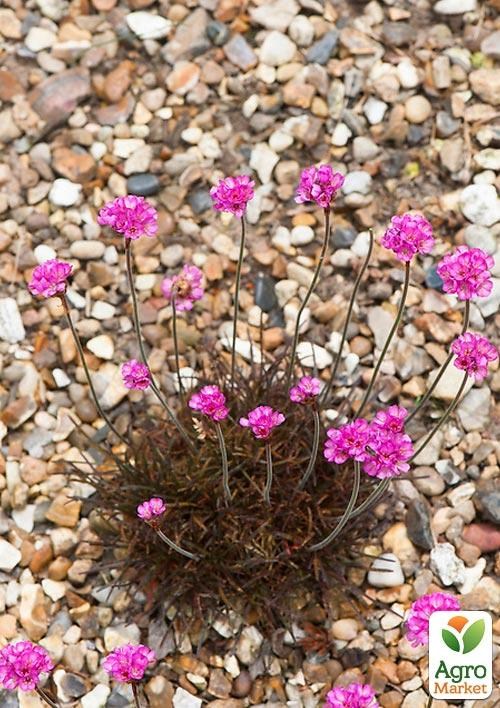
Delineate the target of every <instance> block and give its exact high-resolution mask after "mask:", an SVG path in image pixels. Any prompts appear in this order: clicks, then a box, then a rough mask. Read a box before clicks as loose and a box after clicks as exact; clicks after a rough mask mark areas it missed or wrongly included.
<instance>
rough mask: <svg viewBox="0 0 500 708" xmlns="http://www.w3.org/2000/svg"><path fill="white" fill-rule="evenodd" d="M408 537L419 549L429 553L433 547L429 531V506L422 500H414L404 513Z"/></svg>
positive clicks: (430, 531)
mask: <svg viewBox="0 0 500 708" xmlns="http://www.w3.org/2000/svg"><path fill="white" fill-rule="evenodd" d="M406 529H407V532H408V537H409V539H410V541H412V542H413V543H414V544H415V545H416V546H418V547H419V548H423V549H424V550H426V551H430V550H431V548H432V547H433V546H434V538H433V535H432V530H431V521H430V515H429V504H428V503H427V502H425V501H424V500H422V499H414V500H413V501H412V502H411V504H410V505H409V507H408V511H407V512H406Z"/></svg>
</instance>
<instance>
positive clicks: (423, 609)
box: [405, 592, 460, 647]
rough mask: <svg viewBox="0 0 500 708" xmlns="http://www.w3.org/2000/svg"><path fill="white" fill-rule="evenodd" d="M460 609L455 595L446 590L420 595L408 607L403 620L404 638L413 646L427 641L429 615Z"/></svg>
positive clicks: (421, 644)
mask: <svg viewBox="0 0 500 708" xmlns="http://www.w3.org/2000/svg"><path fill="white" fill-rule="evenodd" d="M459 609H460V603H459V601H458V600H457V598H456V597H454V596H453V595H449V594H448V593H446V592H433V593H430V595H422V597H419V598H418V600H415V602H414V603H413V604H412V606H411V607H410V612H409V614H408V618H407V620H406V622H405V629H406V638H407V640H408V641H409V643H410V644H411V645H412V646H413V647H418V646H423V645H424V644H428V643H429V617H430V616H431V615H432V613H433V612H439V611H452V610H453V611H455V610H459Z"/></svg>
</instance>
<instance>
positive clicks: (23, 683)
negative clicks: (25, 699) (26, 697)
mask: <svg viewBox="0 0 500 708" xmlns="http://www.w3.org/2000/svg"><path fill="white" fill-rule="evenodd" d="M53 668H54V662H53V661H52V659H51V658H50V656H49V654H48V653H47V651H46V650H45V649H44V648H43V647H39V646H38V645H37V644H32V643H31V642H16V643H15V644H7V645H6V646H4V647H3V649H0V686H3V688H5V689H7V691H15V690H16V688H20V689H21V691H33V690H34V689H35V688H36V687H37V686H38V683H39V681H40V674H44V673H48V672H49V671H52V669H53Z"/></svg>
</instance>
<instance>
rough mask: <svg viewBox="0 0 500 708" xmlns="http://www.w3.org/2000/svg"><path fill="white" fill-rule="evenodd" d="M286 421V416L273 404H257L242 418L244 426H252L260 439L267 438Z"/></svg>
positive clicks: (253, 431)
mask: <svg viewBox="0 0 500 708" xmlns="http://www.w3.org/2000/svg"><path fill="white" fill-rule="evenodd" d="M284 422H285V416H284V415H283V413H280V412H279V411H275V410H274V409H273V408H271V406H257V408H254V409H253V410H251V411H250V412H249V413H248V417H247V418H240V421H239V423H240V425H241V427H242V428H251V430H252V433H253V434H254V436H255V437H256V438H258V439H259V440H267V438H269V436H270V435H271V433H272V432H273V429H274V428H276V427H277V426H278V425H281V424H282V423H284Z"/></svg>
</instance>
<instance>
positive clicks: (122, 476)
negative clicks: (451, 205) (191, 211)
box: [28, 165, 498, 705]
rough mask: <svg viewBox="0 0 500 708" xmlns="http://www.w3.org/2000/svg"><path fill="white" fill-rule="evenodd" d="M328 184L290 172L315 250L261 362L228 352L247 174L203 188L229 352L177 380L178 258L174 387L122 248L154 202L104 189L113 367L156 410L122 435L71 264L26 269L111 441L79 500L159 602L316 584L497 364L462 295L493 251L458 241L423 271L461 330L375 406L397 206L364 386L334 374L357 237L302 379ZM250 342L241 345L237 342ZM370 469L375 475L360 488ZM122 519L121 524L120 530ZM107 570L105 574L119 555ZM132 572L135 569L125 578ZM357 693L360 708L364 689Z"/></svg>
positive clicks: (188, 297) (193, 279) (406, 243)
mask: <svg viewBox="0 0 500 708" xmlns="http://www.w3.org/2000/svg"><path fill="white" fill-rule="evenodd" d="M343 183H344V176H343V175H342V174H340V173H339V172H336V171H334V169H333V168H332V167H331V166H330V165H321V166H319V167H315V166H312V167H308V168H307V169H305V170H304V171H303V172H302V175H301V178H300V183H299V185H298V188H297V192H296V197H295V201H296V202H297V203H298V204H303V203H312V204H313V205H315V206H316V207H318V208H319V209H320V210H321V211H322V212H323V217H324V232H323V239H322V246H321V251H320V255H319V258H318V260H317V263H316V266H315V269H314V272H313V275H312V278H311V282H310V285H309V287H308V288H307V290H306V292H305V294H304V295H303V297H302V299H301V303H300V306H299V308H298V312H297V317H296V322H295V325H294V331H293V335H292V337H291V342H290V343H289V347H288V348H287V349H285V350H284V351H283V352H282V353H281V354H279V353H278V355H276V357H275V358H274V360H272V359H271V358H270V357H269V355H267V354H265V353H264V352H260V351H259V355H260V357H261V361H260V367H257V368H255V366H254V364H255V362H254V361H253V360H252V363H251V364H250V365H247V364H245V363H244V362H243V361H242V360H241V359H240V357H239V356H238V352H237V346H236V345H237V332H238V326H239V324H240V319H239V306H240V291H241V287H242V273H243V264H244V257H245V243H246V220H245V214H246V210H247V206H248V203H249V202H250V201H251V200H252V199H253V197H254V190H253V188H254V183H253V182H252V181H251V180H250V178H249V177H248V176H246V175H242V176H233V177H227V178H225V179H222V180H221V181H220V182H219V183H218V184H217V185H215V186H214V187H213V189H212V190H211V192H210V194H211V197H212V200H213V205H214V208H215V209H216V210H217V211H221V212H226V213H229V214H232V215H233V217H234V218H236V219H238V220H239V221H240V226H241V238H240V249H239V258H238V263H237V269H236V282H235V290H234V304H233V318H232V331H231V333H230V339H229V345H230V360H229V362H228V365H227V366H226V362H225V358H224V354H223V353H222V352H220V351H219V349H218V347H217V346H216V345H214V343H213V342H212V343H210V344H209V345H207V346H206V347H204V349H203V351H202V352H200V361H201V362H203V371H202V373H200V374H199V379H200V380H201V381H200V382H201V383H202V384H203V385H201V386H200V387H199V389H198V390H196V391H194V392H191V393H190V392H189V388H190V383H189V382H188V381H186V380H185V379H184V378H183V376H182V371H181V353H180V343H179V332H178V319H179V316H183V317H188V316H189V313H190V311H191V310H193V309H194V308H196V307H197V306H198V305H197V303H199V302H200V301H202V300H203V298H204V287H203V273H202V271H201V270H199V269H198V268H197V266H195V265H194V264H191V263H185V264H184V265H183V267H182V268H181V270H180V271H179V272H178V273H176V274H173V275H168V276H167V277H166V278H165V279H164V280H163V282H162V284H161V292H162V294H163V296H164V297H165V300H166V303H168V304H169V305H170V308H171V310H170V311H171V326H172V335H173V343H174V350H175V357H174V360H175V372H174V375H175V377H176V380H177V381H176V388H177V394H176V395H175V396H174V395H172V393H171V392H169V391H168V389H166V388H165V386H164V383H163V384H162V376H161V374H160V375H156V376H155V375H154V374H153V372H152V371H151V368H150V353H149V352H148V347H147V343H146V341H145V339H144V337H143V333H142V328H141V322H140V316H139V303H138V296H137V293H136V288H135V284H134V264H133V242H134V241H135V240H137V239H139V238H143V237H146V238H154V237H155V236H156V234H157V232H158V214H157V211H156V209H155V207H154V206H153V205H152V204H150V203H148V202H147V201H146V200H145V199H144V198H143V197H138V196H134V195H129V196H126V197H118V198H116V199H115V200H114V201H112V202H110V203H108V204H106V205H105V206H104V207H103V208H102V209H101V210H100V212H99V214H98V217H97V220H98V222H99V224H100V225H101V226H103V227H107V228H109V229H111V230H112V231H114V232H115V233H117V234H121V235H122V236H123V238H124V254H125V263H126V272H127V278H128V287H129V292H130V298H131V303H132V316H133V325H134V330H135V337H136V348H135V352H134V354H135V357H134V358H131V359H129V360H128V361H125V362H123V363H122V364H121V374H122V378H123V383H124V385H125V387H126V388H128V389H130V390H134V391H145V392H151V394H152V396H154V398H155V399H156V401H157V402H158V403H159V405H160V406H161V408H162V409H163V410H164V411H165V413H166V418H164V419H161V416H160V418H158V417H154V418H152V417H151V415H148V416H147V422H146V423H141V422H140V418H134V419H133V420H132V422H131V425H130V428H129V429H128V430H125V429H124V428H123V426H120V425H118V424H117V421H116V420H113V419H112V414H111V413H110V412H109V411H106V410H104V408H103V406H102V405H101V401H100V400H99V397H98V395H97V392H96V389H95V387H94V383H93V380H92V375H91V372H90V370H89V367H88V364H87V361H86V358H85V351H84V348H83V345H82V343H81V341H80V338H79V336H78V333H77V330H76V327H75V323H74V315H73V313H72V311H71V307H70V303H69V301H68V298H67V288H68V284H69V279H70V277H71V275H72V272H73V266H72V264H70V263H66V262H64V261H61V260H58V259H54V260H48V261H45V262H44V263H42V264H41V265H39V266H37V267H36V268H35V269H34V271H33V274H32V278H31V281H30V283H29V286H28V287H29V289H30V291H31V292H32V293H33V294H34V295H37V296H41V297H45V298H48V297H54V296H55V297H58V298H59V299H60V301H61V303H62V306H63V309H64V314H65V316H66V319H67V321H68V324H69V327H70V330H71V333H72V335H73V337H74V339H75V343H76V347H77V350H78V353H79V357H80V361H81V364H82V367H83V369H84V372H85V375H86V378H87V382H88V385H89V391H90V395H91V396H92V398H93V400H94V403H95V405H96V408H97V411H98V413H99V415H100V417H101V419H102V421H103V422H104V423H105V424H107V426H108V428H109V431H110V433H111V435H112V438H111V443H112V445H110V446H109V447H108V453H109V459H110V460H112V461H113V464H114V465H115V468H114V470H113V471H112V472H109V468H107V469H105V470H104V471H103V470H102V469H100V470H98V469H96V471H95V474H92V475H90V476H89V477H88V481H90V482H92V484H93V485H94V487H95V489H96V493H95V495H94V503H95V505H96V507H97V509H98V511H99V513H100V514H101V516H104V517H106V518H107V520H108V521H109V524H108V526H107V529H108V531H109V528H110V527H111V528H112V529H113V533H114V534H115V535H116V536H118V538H119V540H120V543H121V544H122V546H123V547H124V548H125V555H126V560H125V561H123V563H122V565H123V567H125V568H126V570H127V577H128V578H129V579H130V577H132V580H133V581H135V582H138V583H141V582H142V583H143V584H144V583H149V584H150V585H149V587H150V588H151V587H158V586H159V585H160V584H161V586H162V587H163V591H162V592H163V597H164V596H165V587H167V588H168V589H169V593H170V594H169V597H170V601H172V602H173V601H181V600H182V599H185V598H187V597H189V598H191V599H192V598H193V594H194V595H195V596H196V598H197V600H196V602H197V603H199V604H200V606H202V605H203V604H204V603H206V602H208V604H210V602H209V599H210V598H212V599H213V597H214V596H217V595H218V593H220V594H219V599H223V600H224V601H225V602H227V601H228V597H229V596H231V595H235V596H239V597H240V598H241V597H243V598H245V597H251V599H252V601H253V602H255V601H257V600H262V599H263V598H265V599H266V601H267V602H268V604H269V596H270V595H271V596H272V595H273V593H275V595H276V596H280V597H281V596H282V595H283V594H284V593H283V590H284V588H285V587H289V586H288V584H287V583H288V581H292V585H293V581H295V583H296V585H305V586H307V585H308V583H310V581H311V578H313V579H314V582H316V581H318V582H324V581H325V579H328V578H331V571H332V566H333V564H334V562H335V556H336V555H339V557H340V555H342V551H339V546H335V544H334V541H335V540H337V542H338V540H339V539H340V536H341V534H343V533H345V532H346V528H347V527H348V525H349V528H351V529H353V528H356V523H357V521H358V520H359V519H360V517H361V515H362V514H363V513H364V512H366V511H367V510H369V509H370V508H371V507H372V506H373V505H374V504H375V503H376V502H377V500H379V499H380V498H381V497H382V496H383V495H384V493H385V492H386V491H387V489H388V487H389V484H390V481H391V480H392V479H394V478H399V477H401V476H402V475H407V474H411V467H412V463H413V462H414V460H415V458H416V457H417V456H418V455H419V453H420V452H421V451H422V450H423V449H424V447H425V446H426V445H427V444H428V443H429V442H430V441H431V439H432V438H433V437H434V435H435V434H436V432H437V431H438V430H439V428H440V427H441V426H442V425H443V424H444V423H445V422H446V421H447V420H448V418H449V417H450V416H451V415H452V413H453V411H454V409H455V407H456V406H457V404H458V402H459V401H460V399H461V396H462V394H463V392H464V389H465V387H466V384H467V380H468V378H473V379H474V380H475V381H481V380H482V379H483V378H484V377H485V376H486V375H487V373H488V365H489V364H490V363H491V362H493V361H495V360H496V359H497V358H498V352H497V349H496V347H495V346H494V345H493V344H492V343H490V342H489V341H488V340H487V339H486V338H485V337H483V336H481V335H479V334H476V333H473V332H470V331H469V319H470V303H471V300H473V299H474V298H481V297H487V296H488V295H489V294H490V293H491V290H492V287H493V284H492V280H491V276H490V269H491V267H492V266H493V259H492V258H491V256H489V255H488V254H487V253H485V252H484V251H483V250H481V249H480V248H467V247H465V246H459V247H458V248H456V249H455V250H454V251H453V252H451V253H448V254H446V255H445V256H444V258H443V259H442V260H441V262H440V263H439V264H438V267H437V272H438V274H439V276H440V277H441V279H442V282H443V286H442V287H443V290H444V292H446V293H449V294H450V295H456V296H457V298H458V300H459V301H460V302H463V303H464V309H463V325H462V332H461V334H460V336H458V337H457V338H456V339H455V341H454V342H453V343H452V345H451V349H450V353H449V355H448V357H447V358H446V360H445V361H444V362H443V364H442V365H441V367H440V368H439V370H438V372H437V375H436V376H435V378H434V379H433V382H432V384H430V385H429V387H428V389H427V391H426V393H425V395H424V396H423V397H422V398H421V399H420V400H419V401H418V402H417V401H415V402H414V404H413V405H412V406H410V407H409V408H405V407H403V406H401V405H398V404H397V403H394V404H393V405H390V406H389V407H387V408H385V409H384V408H380V406H379V404H378V403H377V397H376V394H377V391H378V388H377V387H378V384H379V381H378V379H379V374H380V371H381V368H382V365H383V362H384V360H385V357H386V356H387V353H388V352H389V349H390V346H391V343H392V342H393V340H394V338H395V337H396V335H397V332H398V327H399V325H400V324H401V322H402V321H403V318H404V315H405V304H406V298H407V294H408V291H409V287H410V283H411V264H412V262H413V260H414V259H415V258H417V257H418V256H419V255H427V254H430V253H431V251H432V249H433V247H434V236H433V231H432V226H431V224H430V223H429V221H428V220H427V219H426V218H424V217H423V216H422V215H421V214H418V213H413V212H412V213H406V214H400V215H396V216H394V217H393V218H392V219H391V223H390V226H389V227H388V228H387V230H386V231H385V233H384V235H383V237H382V239H381V241H380V244H381V246H382V247H384V248H386V249H389V250H390V251H392V253H393V255H394V257H395V259H396V260H398V261H400V262H401V263H402V265H403V268H404V277H403V285H402V290H401V295H400V299H399V305H398V309H397V313H396V316H395V319H394V322H393V325H392V327H391V328H390V331H389V332H388V334H387V338H386V341H385V343H384V345H383V347H382V349H381V351H380V353H379V354H378V356H374V362H373V369H372V371H371V376H370V378H369V381H368V384H367V385H366V388H365V389H364V390H361V391H360V389H359V388H358V387H357V384H356V385H353V386H352V388H351V392H350V394H349V396H347V397H345V396H344V397H343V398H342V396H341V392H342V391H345V383H346V374H342V372H341V355H342V350H343V348H344V344H345V342H346V339H347V333H348V330H349V325H350V322H351V317H352V314H353V312H354V309H355V301H356V297H357V294H358V290H359V287H360V284H361V281H362V278H363V276H364V274H365V273H366V270H367V267H368V263H369V261H370V258H371V255H372V252H373V246H374V237H373V233H372V232H370V234H369V245H368V249H367V254H366V257H365V259H364V261H363V262H362V263H360V264H359V267H358V273H357V276H356V278H355V281H354V284H353V289H352V293H351V298H350V301H349V304H348V307H347V311H346V318H345V322H344V325H343V330H342V334H341V341H340V346H339V348H338V350H337V351H336V354H335V359H334V362H333V365H332V367H331V371H330V373H329V375H326V376H324V377H323V378H320V377H319V376H318V375H317V372H316V371H315V372H313V373H314V374H315V375H314V376H311V375H304V372H303V362H301V361H300V360H298V357H297V351H298V342H299V338H300V332H301V327H302V326H303V314H304V311H305V309H306V307H307V305H308V303H309V301H310V298H311V296H312V295H313V292H314V290H315V288H316V285H317V283H318V281H319V279H320V276H321V270H322V266H323V263H324V260H325V257H326V254H327V251H328V246H329V243H330V234H331V223H332V215H333V214H334V211H335V199H336V197H337V196H338V193H339V191H340V189H341V188H342V185H343ZM261 334H262V332H261ZM256 351H257V349H256V347H254V345H253V344H252V346H251V352H252V353H254V352H256ZM452 362H453V365H454V366H455V367H456V368H457V369H460V370H461V371H463V378H462V380H461V383H460V385H459V387H458V390H457V392H456V395H455V397H454V398H453V400H452V401H451V402H450V403H449V405H448V406H447V407H446V409H445V410H444V411H443V413H442V415H441V416H440V418H439V419H438V420H437V421H436V422H435V423H434V425H433V426H432V427H431V428H430V430H429V431H428V433H427V435H426V436H425V438H424V440H423V441H422V442H420V443H419V444H418V446H415V444H414V441H413V440H412V436H411V435H410V434H409V427H408V424H409V423H410V422H411V421H412V419H413V418H414V417H415V416H416V415H417V413H419V412H421V411H422V409H423V408H424V406H425V405H426V404H427V403H428V402H429V400H430V398H431V397H432V395H433V392H434V391H435V388H436V386H437V384H438V383H439V381H440V380H441V378H442V377H443V375H444V374H445V372H446V371H447V369H448V367H449V366H450V364H451V363H452ZM339 384H340V385H339ZM325 411H328V418H329V420H332V419H333V421H334V422H333V425H330V427H328V428H327V429H326V431H325V430H323V428H322V422H324V421H326V419H327V415H326V413H325ZM141 425H142V426H143V427H142V428H141ZM144 426H145V427H144ZM134 427H137V434H136V432H135V431H134ZM246 428H248V430H245V429H246ZM250 433H251V434H250ZM322 440H323V441H324V442H323V455H322V456H321V455H319V447H320V444H321V441H322ZM374 479H375V480H378V483H377V484H376V485H375V486H374V485H373V480H374ZM124 519H126V520H127V522H128V523H125V524H123V523H122V521H123V520H124ZM166 527H168V528H167V531H164V530H163V529H164V528H166ZM151 531H152V532H153V533H154V536H151ZM114 545H115V546H116V544H114ZM326 549H329V550H328V552H326ZM334 549H336V550H335V552H334ZM344 551H345V549H344ZM134 564H135V565H134ZM115 565H116V569H119V568H120V558H118V557H117V558H116V564H115ZM133 567H135V570H136V572H135V575H134V573H132V576H131V575H130V572H131V570H132V568H133ZM259 583H260V586H259ZM327 584H328V583H327ZM259 588H260V591H259ZM170 591H171V592H170ZM254 591H255V592H254ZM160 595H161V593H160ZM271 604H272V602H271ZM133 685H134V684H133ZM334 698H335V697H334ZM335 700H337V699H336V698H335ZM364 700H365V703H366V705H371V704H370V696H369V695H368V694H366V696H365V697H364ZM332 701H333V702H332V705H333V704H334V703H335V701H334V699H332ZM335 705H336V704H335Z"/></svg>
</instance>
